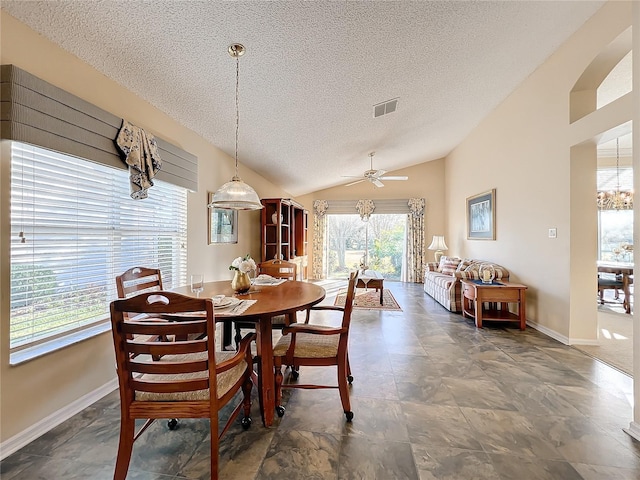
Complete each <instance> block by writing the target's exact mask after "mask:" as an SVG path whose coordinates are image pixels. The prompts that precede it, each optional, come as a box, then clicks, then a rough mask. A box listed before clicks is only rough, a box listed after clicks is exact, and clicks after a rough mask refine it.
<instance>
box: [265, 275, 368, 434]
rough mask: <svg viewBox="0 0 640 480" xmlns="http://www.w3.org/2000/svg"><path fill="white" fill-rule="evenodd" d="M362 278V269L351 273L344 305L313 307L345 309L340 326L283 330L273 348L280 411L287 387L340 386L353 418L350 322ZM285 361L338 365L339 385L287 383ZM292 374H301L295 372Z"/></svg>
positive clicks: (303, 325) (295, 325) (299, 326)
mask: <svg viewBox="0 0 640 480" xmlns="http://www.w3.org/2000/svg"><path fill="white" fill-rule="evenodd" d="M357 281H358V272H357V271H354V272H352V273H351V274H350V275H349V286H348V288H347V297H346V299H345V302H344V306H337V305H318V306H315V307H311V311H332V310H333V311H339V312H341V313H342V323H341V325H340V326H339V327H331V326H326V325H315V324H313V323H292V324H291V325H289V326H288V327H285V328H284V329H283V330H282V337H281V338H280V339H279V340H278V343H276V345H275V347H274V349H273V355H274V357H273V363H274V368H275V379H276V412H277V413H278V415H279V416H282V415H284V407H283V406H282V405H281V403H282V389H283V388H311V389H316V388H337V389H338V390H339V392H340V400H341V402H342V409H343V410H344V414H345V416H346V417H347V421H348V422H350V421H351V420H352V419H353V412H352V411H351V402H350V400H349V384H351V383H352V382H353V377H352V376H351V367H350V365H349V353H348V342H349V326H350V324H351V312H352V310H353V298H354V295H355V290H356V283H357ZM283 365H295V367H296V368H299V367H304V366H314V367H315V366H319V367H326V366H336V367H337V372H338V385H337V386H335V385H310V384H297V383H295V384H293V383H287V384H285V383H283V380H284V376H283V374H282V366H283ZM292 371H293V369H292ZM292 378H294V379H295V378H297V375H293V377H292Z"/></svg>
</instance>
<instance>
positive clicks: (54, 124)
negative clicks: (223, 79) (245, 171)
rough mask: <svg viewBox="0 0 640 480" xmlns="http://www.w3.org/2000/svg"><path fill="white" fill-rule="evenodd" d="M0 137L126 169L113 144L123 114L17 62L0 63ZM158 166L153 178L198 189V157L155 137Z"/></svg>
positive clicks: (194, 189)
mask: <svg viewBox="0 0 640 480" xmlns="http://www.w3.org/2000/svg"><path fill="white" fill-rule="evenodd" d="M0 82H1V83H0V88H1V95H0V98H1V101H2V104H1V111H2V118H1V122H0V138H2V139H5V140H15V141H19V142H24V143H29V144H31V145H36V146H39V147H43V148H47V149H50V150H55V151H57V152H61V153H66V154H68V155H73V156H76V157H80V158H85V159H87V160H91V161H94V162H96V163H100V164H103V165H109V166H111V167H115V168H120V169H126V168H127V166H126V165H125V164H124V163H123V162H122V160H121V158H120V155H119V153H118V151H117V149H116V146H115V144H114V141H113V140H114V138H116V136H117V134H118V130H119V129H120V126H121V125H122V118H120V117H117V116H116V115H113V114H111V113H109V112H107V111H105V110H102V109H101V108H99V107H97V106H95V105H93V104H91V103H89V102H87V101H85V100H82V99H81V98H79V97H76V96H75V95H72V94H70V93H69V92H66V91H64V90H62V89H61V88H58V87H56V86H54V85H52V84H50V83H48V82H45V81H44V80H42V79H40V78H38V77H36V76H34V75H31V74H30V73H28V72H26V71H24V70H21V69H20V68H18V67H16V66H15V65H2V66H1V67H0ZM156 140H157V143H158V149H159V151H160V156H161V157H162V161H163V166H162V170H161V171H160V172H158V175H157V177H156V178H157V179H159V180H164V181H166V182H169V183H172V184H174V185H178V186H181V187H184V188H187V189H189V190H193V191H196V190H197V189H198V159H197V157H196V156H195V155H192V154H190V153H188V152H186V151H184V150H182V149H181V148H179V147H177V146H175V145H172V144H171V143H169V142H167V141H165V140H163V139H161V138H157V136H156Z"/></svg>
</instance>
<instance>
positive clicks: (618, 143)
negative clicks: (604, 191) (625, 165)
mask: <svg viewBox="0 0 640 480" xmlns="http://www.w3.org/2000/svg"><path fill="white" fill-rule="evenodd" d="M616 182H617V186H618V188H617V192H618V195H620V138H616Z"/></svg>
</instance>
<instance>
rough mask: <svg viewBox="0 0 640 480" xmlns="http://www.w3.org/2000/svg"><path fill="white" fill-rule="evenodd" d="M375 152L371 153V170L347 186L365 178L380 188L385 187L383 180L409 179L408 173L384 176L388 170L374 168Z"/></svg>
mask: <svg viewBox="0 0 640 480" xmlns="http://www.w3.org/2000/svg"><path fill="white" fill-rule="evenodd" d="M375 154H376V152H371V153H370V154H369V170H365V171H364V174H363V175H362V177H357V178H360V180H355V181H353V182H351V183H347V184H346V185H345V187H350V186H351V185H355V184H356V183H360V182H364V181H365V180H368V181H369V182H370V183H372V184H373V185H375V186H376V187H378V188H380V187H384V183H382V182H381V180H409V177H407V176H406V175H395V176H388V177H387V176H384V174H385V173H387V171H386V170H374V169H373V156H374V155H375ZM347 176H350V175H347Z"/></svg>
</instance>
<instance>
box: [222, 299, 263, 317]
mask: <svg viewBox="0 0 640 480" xmlns="http://www.w3.org/2000/svg"><path fill="white" fill-rule="evenodd" d="M256 302H257V300H240V302H239V303H238V304H237V305H235V306H234V307H231V308H228V309H226V310H222V311H217V312H216V316H218V317H234V316H236V315H240V314H241V313H244V312H245V311H246V310H247V308H249V307H250V306H251V305H253V304H254V303H256Z"/></svg>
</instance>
